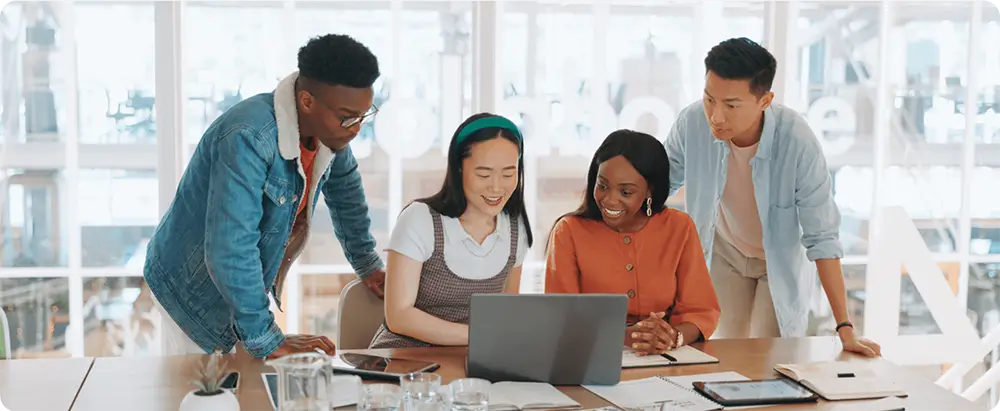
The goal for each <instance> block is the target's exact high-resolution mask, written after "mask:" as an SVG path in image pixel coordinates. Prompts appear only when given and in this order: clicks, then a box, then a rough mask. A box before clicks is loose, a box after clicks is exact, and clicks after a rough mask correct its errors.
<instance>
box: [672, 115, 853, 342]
mask: <svg viewBox="0 0 1000 411" xmlns="http://www.w3.org/2000/svg"><path fill="white" fill-rule="evenodd" d="M759 144H760V145H759V146H758V148H757V154H756V155H755V156H754V157H753V158H752V159H750V167H751V169H752V179H753V188H754V193H755V194H756V199H757V211H758V213H759V214H760V220H761V226H762V228H763V235H764V238H763V240H764V241H763V243H764V256H765V259H766V261H767V278H768V285H769V288H770V290H771V298H772V299H773V300H774V310H775V314H776V315H777V317H778V325H779V328H780V329H781V336H782V337H795V336H804V335H805V333H806V326H807V323H808V315H809V304H810V302H811V299H812V292H813V289H814V287H815V285H816V266H815V264H809V263H808V262H807V261H806V260H808V261H810V262H812V261H816V260H818V259H826V258H841V257H843V254H844V253H843V249H842V247H841V245H840V211H839V210H838V209H837V204H836V203H835V202H834V198H833V182H832V179H831V177H830V171H829V169H827V165H826V159H825V158H824V156H823V149H822V146H821V145H820V143H819V140H818V139H817V138H816V136H815V135H814V134H813V132H812V130H811V129H810V128H809V125H808V124H807V123H806V121H805V119H804V118H802V116H801V115H799V114H798V113H796V112H795V111H794V110H792V109H790V108H787V107H784V106H782V105H780V104H772V105H771V107H769V108H768V109H766V110H765V111H764V126H763V130H762V132H761V136H760V143H759ZM665 145H666V149H667V154H668V155H669V157H670V194H671V195H673V194H674V193H676V192H677V190H679V189H680V187H681V186H683V185H686V186H687V188H686V194H685V203H686V205H687V212H688V213H689V214H690V215H691V218H692V219H694V222H695V225H696V226H697V227H698V236H699V237H700V238H701V246H702V249H703V250H704V252H705V260H706V262H707V263H708V264H709V265H710V266H711V261H712V260H711V250H712V242H713V239H714V238H715V235H714V234H715V224H716V222H717V221H718V217H719V201H720V200H721V198H722V191H723V189H724V188H725V186H726V168H727V166H728V164H729V162H728V161H727V159H728V158H729V151H730V148H729V144H728V143H726V142H724V141H722V140H718V139H716V138H715V137H713V136H712V129H711V127H709V125H708V120H707V119H706V118H705V108H704V106H703V105H702V102H701V101H698V102H695V103H694V104H691V105H690V106H688V107H687V108H685V109H684V110H681V112H680V113H679V114H678V117H677V122H675V123H674V125H673V127H672V128H671V130H670V134H669V135H668V136H667V140H666V143H665ZM723 315H725V313H723Z"/></svg>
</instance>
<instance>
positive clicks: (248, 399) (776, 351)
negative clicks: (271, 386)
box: [73, 337, 981, 411]
mask: <svg viewBox="0 0 1000 411" xmlns="http://www.w3.org/2000/svg"><path fill="white" fill-rule="evenodd" d="M695 346H696V347H697V348H699V349H701V350H703V351H705V352H707V353H709V354H711V355H713V356H715V357H716V358H718V359H719V360H720V362H719V363H718V364H709V365H691V366H677V367H659V368H644V369H630V370H626V371H624V372H623V373H622V378H623V379H625V380H632V379H639V378H646V377H650V376H657V375H668V376H670V375H686V374H701V373H710V372H722V371H736V372H738V373H740V374H743V375H745V376H747V377H749V378H752V379H761V378H773V377H776V376H777V373H775V372H774V371H773V370H772V367H773V366H774V364H778V363H802V362H811V361H829V360H843V361H861V362H869V363H870V365H871V366H872V367H874V368H875V369H876V370H877V371H878V372H879V373H882V374H884V375H885V376H886V377H887V378H891V379H894V380H896V381H898V382H900V383H902V384H903V386H904V387H905V388H906V390H907V391H908V392H909V394H910V396H909V398H906V399H905V400H904V402H905V404H906V411H943V410H947V411H965V410H969V411H981V410H980V409H979V408H981V407H978V406H977V405H975V404H973V403H972V402H970V401H968V400H965V399H964V398H962V397H960V396H958V395H955V394H954V393H952V392H950V391H948V390H945V389H944V388H941V387H939V386H937V385H935V384H934V383H933V382H932V381H929V380H926V379H924V378H922V377H920V376H918V375H915V374H913V373H911V372H910V371H908V370H906V369H905V368H902V367H899V366H896V365H894V364H892V363H890V362H888V361H886V360H884V359H865V358H862V357H859V356H856V355H853V354H846V353H842V352H841V351H840V345H839V343H838V342H837V341H836V340H835V339H834V338H833V337H809V338H797V339H750V340H713V341H709V342H705V343H699V344H696V345H695ZM349 352H363V353H372V354H379V355H388V356H393V357H397V358H408V359H417V360H426V361H434V362H437V363H439V364H441V368H440V369H438V370H437V371H436V373H438V374H440V375H441V377H442V379H443V382H444V383H448V382H450V381H452V380H454V379H456V378H462V377H464V376H465V355H466V349H465V348H407V349H392V350H350V351H349ZM226 357H227V358H229V359H230V361H231V362H230V365H231V366H232V368H233V369H237V370H239V371H240V373H241V378H240V380H241V381H240V389H239V392H238V393H237V398H238V399H239V401H240V407H241V409H242V410H244V411H247V410H263V411H272V410H273V409H272V408H271V403H270V401H269V400H268V399H267V391H266V390H265V389H264V384H263V382H262V380H261V378H260V373H261V372H262V371H267V372H271V368H270V367H268V366H266V365H264V363H263V361H261V360H258V359H253V358H251V357H250V356H249V355H248V354H246V353H245V352H244V351H243V350H242V349H238V350H237V354H234V355H227V356H226ZM202 358H204V357H202V356H179V357H131V358H99V359H97V360H96V361H95V362H94V366H93V369H92V370H91V372H90V376H89V377H87V380H86V382H85V383H84V385H83V387H82V389H81V390H80V394H79V395H78V396H77V401H76V404H75V405H74V406H73V410H95V411H97V410H99V411H104V410H119V409H121V410H131V409H135V408H134V407H136V406H137V404H141V406H142V409H148V410H168V411H173V410H176V409H177V408H178V406H179V405H180V401H181V399H183V398H184V395H185V394H186V393H187V392H188V391H189V390H190V389H191V388H192V387H191V385H190V384H189V381H190V377H189V376H188V375H190V373H191V372H192V371H193V369H195V368H196V364H197V362H198V361H200V360H201V359H202ZM559 389H560V390H562V391H563V392H564V393H566V394H567V395H569V396H570V397H572V398H573V399H574V400H576V401H578V402H580V404H582V405H583V406H584V408H593V407H600V406H606V405H609V404H608V403H607V402H605V401H604V400H603V399H601V398H600V397H598V396H596V395H594V394H592V393H591V392H590V391H587V390H586V389H584V388H582V387H559ZM869 402H870V401H869ZM858 403H859V402H857V401H851V402H845V401H837V402H825V401H821V402H820V403H819V404H807V405H789V406H778V407H769V408H766V409H768V410H771V409H773V410H781V411H785V410H810V411H812V410H825V411H846V410H852V411H853V410H856V409H858V408H856V407H857V405H858Z"/></svg>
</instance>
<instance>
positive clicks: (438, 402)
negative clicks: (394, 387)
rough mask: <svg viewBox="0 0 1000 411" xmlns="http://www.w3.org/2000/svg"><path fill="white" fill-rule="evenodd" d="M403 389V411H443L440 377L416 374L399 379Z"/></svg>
mask: <svg viewBox="0 0 1000 411" xmlns="http://www.w3.org/2000/svg"><path fill="white" fill-rule="evenodd" d="M399 386H400V387H401V388H402V389H403V410H404V411H438V410H440V411H445V410H446V409H447V406H446V404H445V401H444V398H443V397H442V395H441V376H440V375H438V374H434V373H428V372H418V373H413V374H407V375H404V376H402V377H399Z"/></svg>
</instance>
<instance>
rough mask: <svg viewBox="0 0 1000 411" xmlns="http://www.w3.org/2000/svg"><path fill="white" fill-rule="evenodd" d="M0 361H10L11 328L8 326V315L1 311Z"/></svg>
mask: <svg viewBox="0 0 1000 411" xmlns="http://www.w3.org/2000/svg"><path fill="white" fill-rule="evenodd" d="M0 331H2V332H0V334H2V335H0V359H3V360H9V359H10V326H9V325H7V313H6V312H4V311H3V310H0Z"/></svg>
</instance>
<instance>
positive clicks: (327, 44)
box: [299, 34, 380, 88]
mask: <svg viewBox="0 0 1000 411" xmlns="http://www.w3.org/2000/svg"><path fill="white" fill-rule="evenodd" d="M299 75H300V76H302V77H305V78H308V79H310V80H315V81H318V82H320V83H323V84H326V85H329V86H345V87H350V88H369V87H371V86H372V85H373V84H375V80H376V79H378V77H379V75H380V73H379V71H378V58H376V57H375V55H374V54H372V52H371V50H369V49H368V47H365V45H364V44H361V43H360V42H358V41H357V40H355V39H353V38H351V36H348V35H345V34H326V35H323V36H318V37H313V38H311V39H309V42H308V43H306V45H304V46H302V48H300V49H299Z"/></svg>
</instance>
